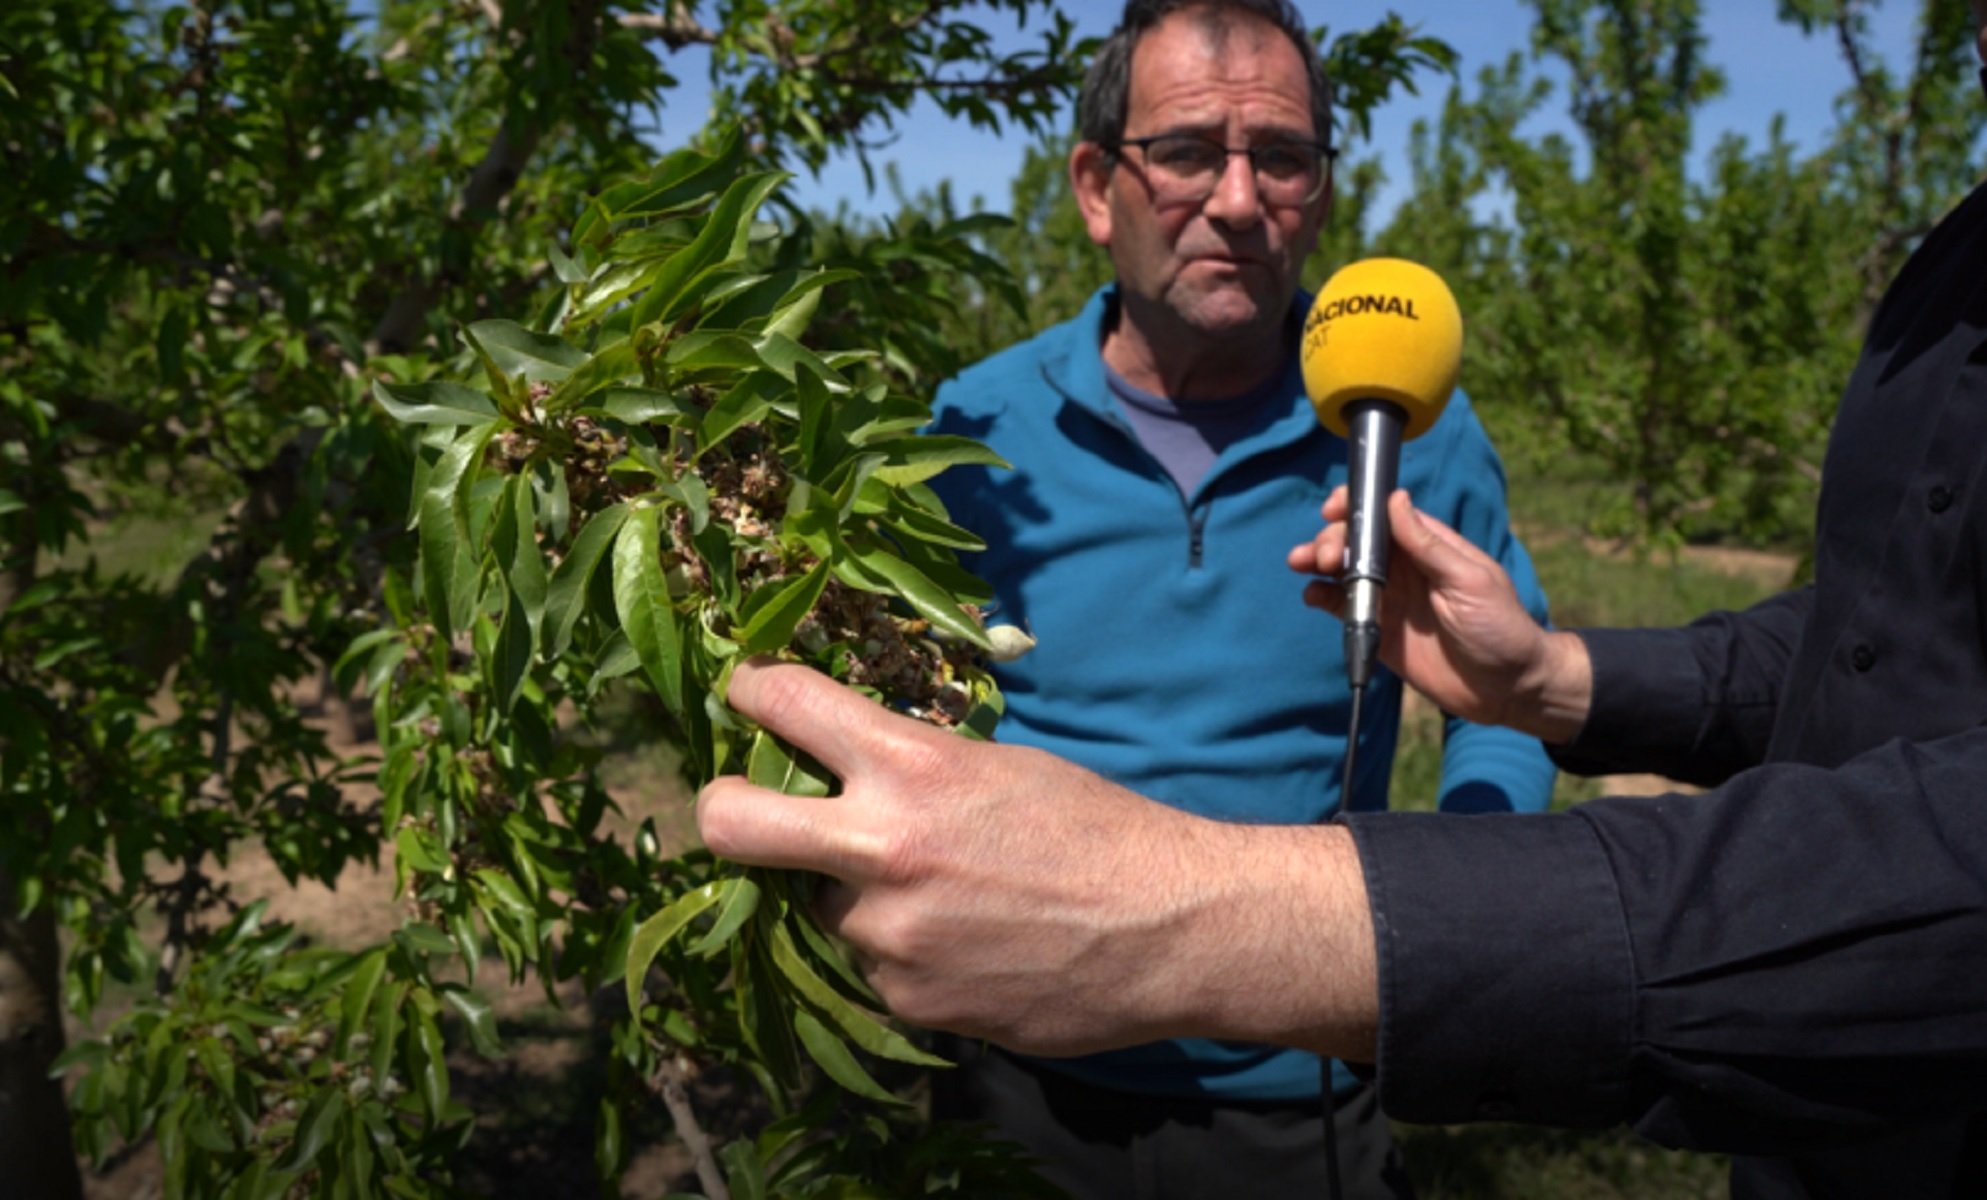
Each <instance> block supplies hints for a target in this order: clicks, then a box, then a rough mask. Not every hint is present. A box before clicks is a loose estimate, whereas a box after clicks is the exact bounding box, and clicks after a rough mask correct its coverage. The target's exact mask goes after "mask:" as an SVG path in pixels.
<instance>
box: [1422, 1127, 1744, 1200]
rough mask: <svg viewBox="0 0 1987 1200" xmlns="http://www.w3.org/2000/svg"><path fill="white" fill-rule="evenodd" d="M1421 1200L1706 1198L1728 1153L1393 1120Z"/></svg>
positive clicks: (1718, 1190)
mask: <svg viewBox="0 0 1987 1200" xmlns="http://www.w3.org/2000/svg"><path fill="white" fill-rule="evenodd" d="M1394 1133H1395V1136H1396V1137H1397V1138H1399V1139H1400V1142H1401V1147H1402V1153H1403V1156H1404V1157H1405V1159H1406V1161H1407V1167H1408V1176H1409V1177H1410V1178H1411V1179H1413V1180H1414V1187H1415V1194H1416V1195H1417V1196H1419V1197H1420V1200H1699V1198H1702V1200H1713V1198H1714V1197H1719V1198H1721V1197H1723V1196H1724V1195H1725V1194H1726V1171H1727V1170H1728V1167H1729V1161H1730V1160H1729V1159H1727V1158H1726V1157H1725V1156H1724V1155H1721V1154H1689V1153H1684V1152H1682V1151H1676V1150H1665V1149H1663V1148H1662V1147H1660V1146H1657V1145H1654V1144H1653V1143H1650V1142H1646V1141H1643V1140H1642V1139H1641V1138H1638V1137H1636V1136H1635V1135H1634V1134H1632V1133H1630V1132H1628V1131H1627V1130H1613V1131H1609V1132H1605V1133H1574V1132H1570V1131H1566V1130H1558V1129H1531V1128H1527V1127H1524V1126H1519V1125H1472V1126H1465V1127H1456V1128H1449V1127H1441V1128H1436V1127H1427V1126H1413V1125H1396V1126H1395V1127H1394Z"/></svg>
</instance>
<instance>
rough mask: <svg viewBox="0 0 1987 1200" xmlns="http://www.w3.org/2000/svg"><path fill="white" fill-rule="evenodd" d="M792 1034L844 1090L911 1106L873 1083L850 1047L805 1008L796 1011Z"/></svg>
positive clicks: (889, 1102) (877, 1100)
mask: <svg viewBox="0 0 1987 1200" xmlns="http://www.w3.org/2000/svg"><path fill="white" fill-rule="evenodd" d="M793 1031H794V1032H795V1033H797V1034H799V1035H800V1045H801V1048H802V1049H804V1050H806V1051H807V1057H809V1058H811V1059H813V1060H814V1061H815V1063H816V1064H817V1065H819V1066H820V1068H821V1069H822V1070H823V1071H826V1072H827V1073H828V1078H830V1079H832V1080H834V1081H835V1082H836V1083H838V1084H840V1085H841V1086H842V1087H843V1088H844V1089H846V1090H848V1091H851V1092H854V1093H855V1094H856V1095H858V1096H861V1097H863V1098H865V1099H868V1100H874V1101H876V1102H877V1103H879V1104H895V1105H905V1104H908V1103H909V1101H907V1100H904V1099H903V1098H902V1097H899V1096H893V1095H891V1094H890V1093H889V1092H888V1091H887V1090H885V1089H884V1087H883V1085H882V1084H880V1083H878V1082H876V1080H874V1079H872V1078H871V1077H870V1074H869V1072H868V1071H865V1070H863V1069H862V1064H861V1063H859V1062H857V1061H856V1056H855V1055H854V1054H852V1053H850V1051H849V1047H848V1043H847V1042H844V1041H843V1040H842V1039H841V1038H840V1037H839V1036H838V1035H837V1034H835V1033H834V1032H833V1031H831V1030H830V1029H829V1028H828V1027H827V1026H826V1025H823V1024H822V1023H821V1022H820V1021H819V1020H817V1019H816V1018H815V1016H814V1014H813V1013H811V1012H808V1011H807V1010H806V1009H805V1008H797V1009H795V1010H794V1013H793Z"/></svg>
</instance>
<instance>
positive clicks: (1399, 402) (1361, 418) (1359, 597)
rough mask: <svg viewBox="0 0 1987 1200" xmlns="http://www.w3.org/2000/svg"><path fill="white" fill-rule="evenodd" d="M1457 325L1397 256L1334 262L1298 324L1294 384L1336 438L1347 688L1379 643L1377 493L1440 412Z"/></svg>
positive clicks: (1381, 559) (1417, 271)
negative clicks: (1343, 443) (1344, 449)
mask: <svg viewBox="0 0 1987 1200" xmlns="http://www.w3.org/2000/svg"><path fill="white" fill-rule="evenodd" d="M1462 347H1463V321H1462V312H1461V310H1460V309H1459V308H1458V307H1457V306H1456V298H1455V296H1454V295H1453V294H1452V293H1451V292H1450V291H1449V288H1448V285H1447V284H1445V283H1443V282H1442V280H1441V277H1439V276H1437V275H1436V274H1435V273H1434V272H1433V271H1430V270H1429V269H1428V268H1426V267H1423V266H1421V265H1419V264H1417V263H1411V262H1407V261H1405V260H1403V259H1397V258H1371V259H1364V260H1362V261H1360V262H1355V263H1350V264H1348V265H1347V266H1345V267H1342V268H1341V269H1340V270H1339V271H1338V272H1337V273H1336V274H1334V275H1333V276H1332V277H1331V278H1330V279H1329V280H1327V281H1326V282H1325V286H1324V287H1323V288H1322V289H1321V290H1320V291H1319V292H1318V298H1317V300H1316V301H1315V302H1314V303H1313V304H1312V306H1311V312H1310V315H1309V316H1308V317H1307V318H1306V319H1305V322H1304V339H1303V345H1302V348H1301V350H1300V358H1301V361H1302V364H1303V368H1304V388H1305V391H1306V392H1307V393H1308V394H1309V395H1310V398H1311V404H1312V407H1313V408H1314V409H1315V410H1316V411H1317V414H1318V420H1319V421H1321V422H1323V423H1324V425H1325V427H1326V428H1328V429H1330V430H1331V431H1332V432H1334V433H1336V434H1338V435H1339V436H1341V437H1344V438H1345V439H1347V441H1348V443H1349V444H1350V447H1351V450H1350V455H1349V460H1348V463H1347V467H1348V473H1349V476H1350V478H1349V479H1348V481H1347V482H1348V488H1347V490H1348V491H1349V492H1350V494H1351V495H1350V498H1351V501H1352V512H1351V517H1350V521H1349V526H1350V528H1349V529H1348V530H1347V538H1346V562H1345V568H1344V571H1343V572H1342V575H1341V577H1342V578H1343V579H1344V581H1345V587H1346V610H1345V668H1346V679H1347V682H1349V683H1350V684H1351V685H1352V686H1353V688H1354V689H1355V692H1358V691H1363V690H1364V688H1365V687H1366V684H1367V683H1368V682H1369V681H1370V680H1371V679H1372V677H1373V664H1374V662H1375V661H1376V660H1377V659H1378V657H1379V648H1380V592H1381V590H1382V589H1384V588H1385V587H1386V585H1387V555H1388V549H1389V547H1390V545H1391V530H1390V529H1389V528H1388V522H1387V497H1388V496H1389V495H1391V494H1393V490H1394V485H1395V483H1396V481H1397V480H1398V478H1399V474H1400V456H1401V443H1402V442H1403V441H1404V440H1406V439H1408V438H1412V437H1417V436H1419V435H1421V434H1423V433H1426V432H1427V431H1428V430H1429V428H1430V427H1432V426H1433V425H1434V424H1435V421H1436V419H1437V418H1438V417H1440V416H1441V415H1442V409H1443V407H1444V406H1445V405H1447V404H1448V402H1449V396H1450V394H1451V393H1452V392H1454V391H1455V390H1456V378H1457V376H1458V375H1459V374H1460V373H1461V370H1462Z"/></svg>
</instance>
